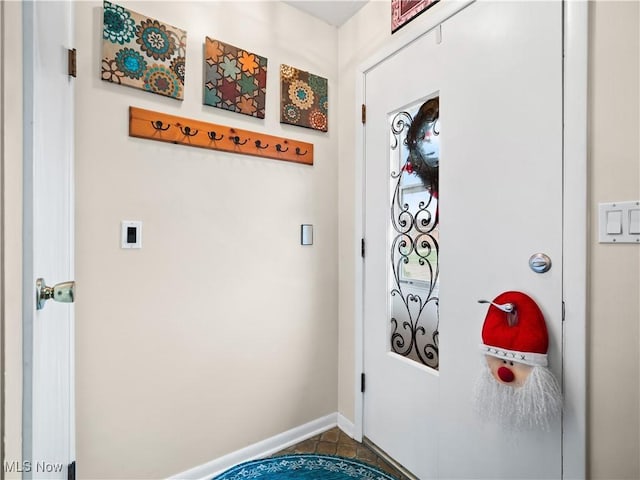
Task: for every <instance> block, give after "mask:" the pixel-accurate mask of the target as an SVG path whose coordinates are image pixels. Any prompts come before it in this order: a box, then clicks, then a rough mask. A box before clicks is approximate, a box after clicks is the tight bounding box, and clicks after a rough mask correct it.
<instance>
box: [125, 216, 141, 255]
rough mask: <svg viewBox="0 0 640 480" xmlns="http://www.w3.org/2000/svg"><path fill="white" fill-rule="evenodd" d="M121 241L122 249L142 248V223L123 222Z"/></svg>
mask: <svg viewBox="0 0 640 480" xmlns="http://www.w3.org/2000/svg"><path fill="white" fill-rule="evenodd" d="M120 239H121V247H122V248H142V222H140V221H137V220H136V221H134V220H123V221H122V227H121V232H120Z"/></svg>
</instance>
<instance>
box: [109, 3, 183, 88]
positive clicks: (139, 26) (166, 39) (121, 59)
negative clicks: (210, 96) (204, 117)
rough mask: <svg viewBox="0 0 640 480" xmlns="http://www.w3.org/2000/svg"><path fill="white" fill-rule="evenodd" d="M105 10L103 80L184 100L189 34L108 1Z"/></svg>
mask: <svg viewBox="0 0 640 480" xmlns="http://www.w3.org/2000/svg"><path fill="white" fill-rule="evenodd" d="M103 7H104V12H103V26H102V71H101V75H102V80H105V81H107V82H112V83H117V84H119V85H128V86H130V87H134V88H139V89H140V90H144V91H147V92H151V93H156V94H158V95H164V96H167V97H171V98H176V99H178V100H182V99H183V95H184V74H185V54H186V49H187V32H186V31H184V30H181V29H179V28H177V27H173V26H171V25H168V24H166V23H162V22H159V21H158V20H155V19H153V18H149V17H146V16H145V15H141V14H139V13H136V12H134V11H132V10H128V9H126V8H124V7H121V6H120V5H116V4H115V3H111V2H108V1H106V0H105V2H104V4H103Z"/></svg>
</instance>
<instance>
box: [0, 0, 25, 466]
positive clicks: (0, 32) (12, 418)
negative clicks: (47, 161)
mask: <svg viewBox="0 0 640 480" xmlns="http://www.w3.org/2000/svg"><path fill="white" fill-rule="evenodd" d="M2 3H3V5H2V9H3V12H2V24H1V28H0V41H1V42H2V43H3V45H4V48H3V54H4V55H3V58H2V79H3V81H2V91H1V92H0V104H1V108H2V113H3V115H2V118H3V123H2V128H1V129H0V135H2V139H1V141H0V143H1V145H2V148H1V152H0V153H1V155H2V178H1V185H0V191H1V192H2V199H1V200H0V208H2V211H3V213H4V215H3V216H4V218H3V225H2V240H1V244H2V249H3V265H2V267H3V269H4V271H2V272H1V275H2V291H0V308H1V309H2V311H1V312H0V314H1V315H2V320H3V322H4V331H3V332H2V334H3V335H2V337H1V338H0V342H1V343H0V345H1V346H0V349H1V350H2V352H1V354H2V355H3V357H4V358H3V360H4V362H3V365H2V366H3V371H2V373H1V374H2V375H3V376H4V387H5V388H4V391H2V392H1V393H0V395H1V396H2V399H1V401H3V402H4V418H2V419H0V421H2V422H3V426H4V435H5V438H3V439H2V441H4V455H5V457H4V458H3V459H2V460H7V461H9V462H12V461H20V459H21V452H22V433H21V429H22V29H21V4H20V3H19V2H10V1H9V2H5V1H3V2H2ZM0 468H2V466H0ZM6 478H7V479H10V478H20V474H18V473H7V474H6Z"/></svg>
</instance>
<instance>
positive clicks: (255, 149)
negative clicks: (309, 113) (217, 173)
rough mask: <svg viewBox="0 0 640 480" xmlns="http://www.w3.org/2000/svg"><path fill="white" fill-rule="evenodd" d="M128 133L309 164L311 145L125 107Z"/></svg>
mask: <svg viewBox="0 0 640 480" xmlns="http://www.w3.org/2000/svg"><path fill="white" fill-rule="evenodd" d="M129 136H130V137H138V138H147V139H149V140H158V141H160V142H169V143H177V144H180V145H188V146H191V147H200V148H209V149H212V150H222V151H224V152H231V153H243V154H245V155H254V156H257V157H266V158H273V159H275V160H284V161H287V162H296V163H304V164H307V165H313V144H312V143H307V142H299V141H297V140H291V139H289V138H282V137H275V136H273V135H265V134H263V133H257V132H252V131H249V130H241V129H239V128H231V127H227V126H224V125H217V124H215V123H207V122H202V121H199V120H192V119H189V118H183V117H176V116H174V115H167V114H165V113H159V112H154V111H151V110H144V109H142V108H137V107H129Z"/></svg>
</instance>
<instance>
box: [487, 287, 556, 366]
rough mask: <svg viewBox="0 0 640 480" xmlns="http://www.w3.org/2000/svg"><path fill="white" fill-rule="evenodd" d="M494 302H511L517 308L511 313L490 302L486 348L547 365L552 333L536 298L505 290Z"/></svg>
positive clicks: (499, 354)
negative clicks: (549, 332)
mask: <svg viewBox="0 0 640 480" xmlns="http://www.w3.org/2000/svg"><path fill="white" fill-rule="evenodd" d="M493 303H495V304H497V305H504V304H508V303H510V304H512V305H513V307H514V311H513V312H511V313H509V312H505V311H503V310H500V309H499V308H497V307H495V306H494V305H490V306H489V311H488V312H487V316H486V318H485V320H484V325H483V326H482V342H483V343H482V345H481V346H480V348H481V349H482V351H483V352H484V353H485V354H486V355H491V356H494V357H497V358H501V359H504V360H509V361H513V362H518V363H524V364H526V365H532V366H540V367H546V366H547V349H548V347H549V337H548V334H547V326H546V324H545V321H544V316H543V315H542V312H541V311H540V308H539V307H538V305H537V304H536V302H535V301H533V299H532V298H531V297H529V296H528V295H526V294H525V293H522V292H504V293H501V294H500V295H498V296H497V297H496V298H495V299H494V300H493Z"/></svg>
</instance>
